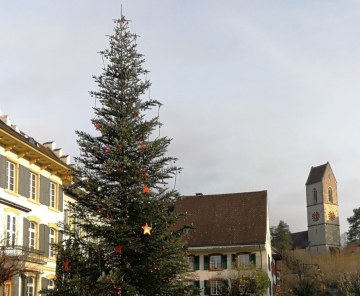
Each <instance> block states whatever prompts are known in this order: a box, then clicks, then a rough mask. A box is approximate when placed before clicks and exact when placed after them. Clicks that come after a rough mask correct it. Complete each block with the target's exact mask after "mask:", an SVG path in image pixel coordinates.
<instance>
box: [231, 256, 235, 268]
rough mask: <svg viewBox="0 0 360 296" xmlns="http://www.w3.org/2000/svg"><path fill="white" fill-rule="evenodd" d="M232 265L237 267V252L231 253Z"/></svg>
mask: <svg viewBox="0 0 360 296" xmlns="http://www.w3.org/2000/svg"><path fill="white" fill-rule="evenodd" d="M231 266H232V267H236V254H231Z"/></svg>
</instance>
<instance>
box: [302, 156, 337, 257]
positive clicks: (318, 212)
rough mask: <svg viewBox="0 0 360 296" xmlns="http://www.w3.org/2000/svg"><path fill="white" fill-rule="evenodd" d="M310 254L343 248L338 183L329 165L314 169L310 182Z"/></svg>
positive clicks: (307, 195) (312, 168) (311, 171)
mask: <svg viewBox="0 0 360 296" xmlns="http://www.w3.org/2000/svg"><path fill="white" fill-rule="evenodd" d="M305 185H306V206H307V221H308V240H309V253H310V254H315V255H316V254H319V253H321V252H329V251H330V252H332V251H336V250H337V249H339V248H340V221H339V204H338V194H337V182H336V179H335V176H334V173H333V171H332V169H331V167H330V164H329V162H327V163H326V164H323V165H320V166H317V167H311V170H310V174H309V177H308V179H307V181H306V184H305Z"/></svg>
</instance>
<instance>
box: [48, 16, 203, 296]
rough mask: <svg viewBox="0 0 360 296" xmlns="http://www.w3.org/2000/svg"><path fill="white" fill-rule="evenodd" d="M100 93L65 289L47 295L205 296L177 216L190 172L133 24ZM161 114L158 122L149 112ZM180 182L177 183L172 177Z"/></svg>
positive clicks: (65, 263)
mask: <svg viewBox="0 0 360 296" xmlns="http://www.w3.org/2000/svg"><path fill="white" fill-rule="evenodd" d="M115 23H116V25H115V28H114V34H113V35H112V36H109V43H110V48H109V49H106V50H104V51H102V52H100V54H101V55H102V57H103V59H104V69H103V73H102V74H101V75H100V76H94V79H95V82H96V83H97V84H98V86H99V90H98V91H91V92H90V95H91V97H94V98H95V100H96V101H97V102H100V103H101V105H100V107H99V106H98V107H95V108H94V111H95V117H94V119H92V124H93V125H94V128H95V133H96V134H95V136H93V135H91V134H89V133H85V132H79V131H77V132H76V133H77V135H78V136H79V140H78V144H79V146H80V151H81V156H80V157H79V158H77V159H76V160H77V161H78V166H77V168H76V169H74V171H73V176H74V182H73V184H72V185H70V186H69V187H68V188H66V192H67V193H68V194H71V195H73V196H74V199H75V202H74V203H70V205H69V211H70V213H71V214H72V222H71V225H67V224H65V225H63V229H64V230H63V232H64V234H65V236H64V237H65V238H66V239H65V240H64V242H63V244H61V245H59V246H58V255H57V271H56V273H57V275H56V282H55V284H56V289H55V290H53V291H44V292H45V293H46V294H47V295H131V296H134V295H138V296H145V295H147V296H151V295H184V294H186V295H198V294H199V291H198V289H196V288H195V287H194V286H187V287H185V286H183V285H182V281H181V278H182V276H183V275H184V273H185V272H186V269H187V268H188V262H187V259H186V251H187V248H186V238H187V236H188V235H189V234H188V233H189V231H187V229H186V228H191V227H187V226H184V227H182V228H181V229H178V230H175V227H174V226H175V225H176V223H177V221H178V220H179V219H185V218H184V217H185V215H183V214H180V215H175V214H174V213H173V212H172V211H171V209H172V206H173V205H174V203H175V202H176V201H177V200H178V199H179V198H180V195H179V193H178V192H177V191H176V190H175V189H170V188H169V187H170V185H169V184H168V181H170V180H171V179H172V178H174V177H176V175H177V173H178V172H180V170H181V168H178V167H176V166H175V161H176V160H177V159H176V158H173V157H169V156H166V154H165V153H166V152H167V147H168V145H169V144H170V141H171V139H169V138H167V137H162V136H161V135H160V128H161V125H162V123H161V122H160V118H159V109H160V106H161V103H160V102H158V101H157V100H153V99H151V98H150V95H149V87H150V81H149V80H148V79H147V74H148V71H147V70H145V69H144V68H143V63H144V59H143V55H141V54H139V53H137V50H136V47H137V44H136V40H137V37H138V36H137V35H136V34H132V33H130V31H129V29H128V24H129V22H128V21H127V20H126V19H125V17H123V16H122V17H121V19H119V20H115ZM151 110H153V111H154V110H155V111H156V114H157V115H156V116H155V117H153V118H149V117H150V116H149V112H150V111H151ZM172 181H173V182H174V179H172Z"/></svg>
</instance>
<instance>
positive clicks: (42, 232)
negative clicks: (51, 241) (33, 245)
mask: <svg viewBox="0 0 360 296" xmlns="http://www.w3.org/2000/svg"><path fill="white" fill-rule="evenodd" d="M45 227H46V225H45V224H40V225H39V250H40V251H41V252H43V255H44V254H45Z"/></svg>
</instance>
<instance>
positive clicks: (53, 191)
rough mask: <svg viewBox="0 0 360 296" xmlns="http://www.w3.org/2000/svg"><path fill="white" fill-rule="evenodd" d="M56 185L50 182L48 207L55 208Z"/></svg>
mask: <svg viewBox="0 0 360 296" xmlns="http://www.w3.org/2000/svg"><path fill="white" fill-rule="evenodd" d="M56 188H57V186H56V183H54V182H50V207H51V208H54V209H55V208H56Z"/></svg>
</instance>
